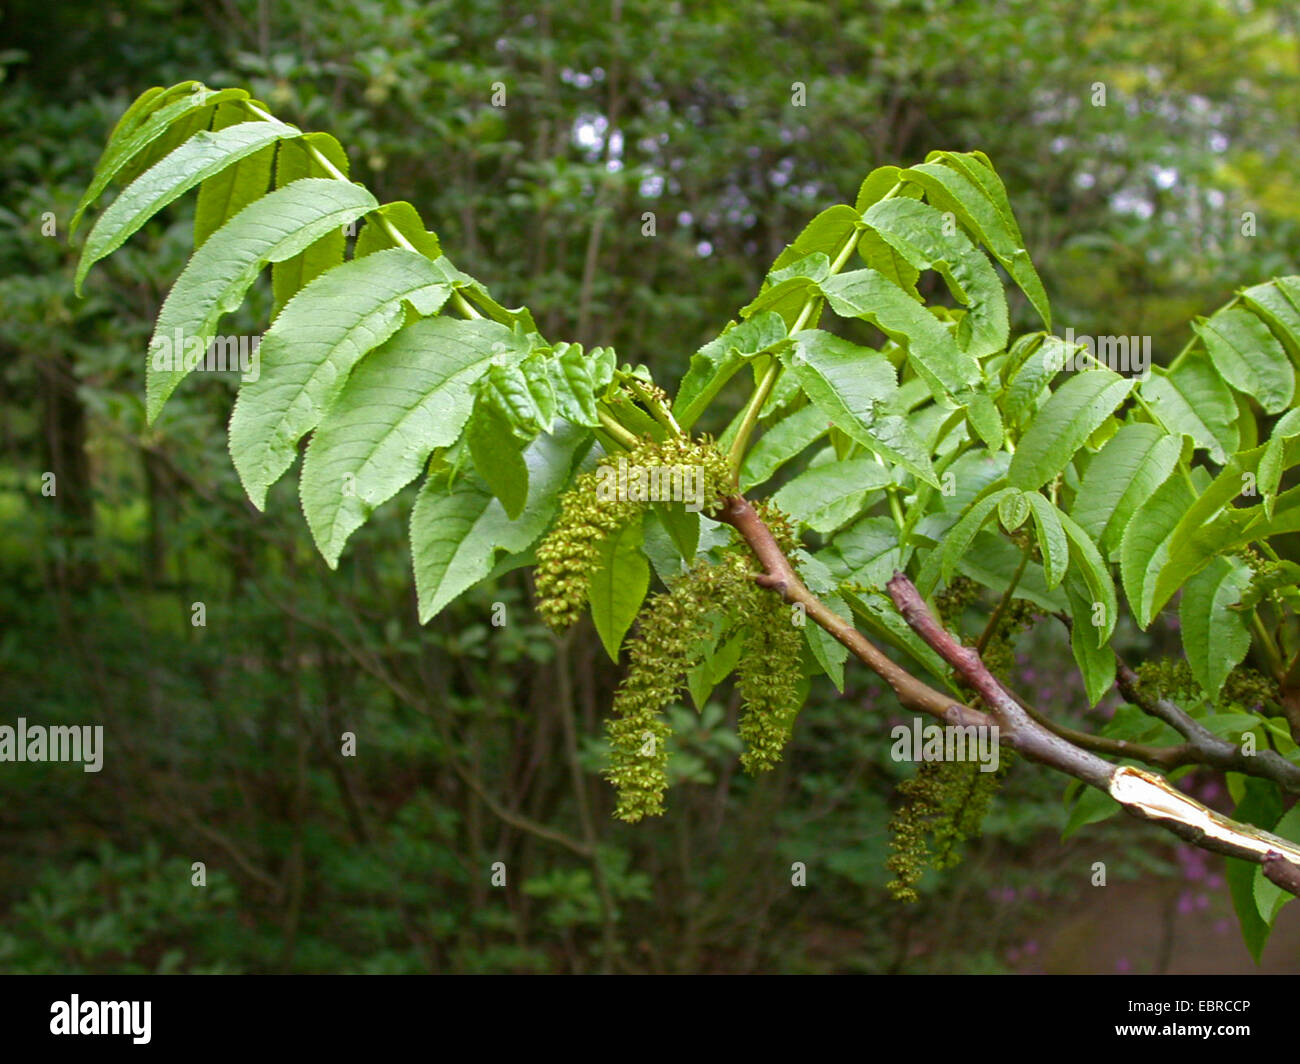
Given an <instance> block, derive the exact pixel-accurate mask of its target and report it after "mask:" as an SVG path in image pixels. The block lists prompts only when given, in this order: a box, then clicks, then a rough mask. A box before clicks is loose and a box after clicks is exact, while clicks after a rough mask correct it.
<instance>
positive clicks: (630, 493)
mask: <svg viewBox="0 0 1300 1064" xmlns="http://www.w3.org/2000/svg"><path fill="white" fill-rule="evenodd" d="M596 499H597V501H599V502H615V501H621V502H680V503H685V504H686V505H685V508H686V509H687V510H689V511H690V512H691V513H699V512H700V511H701V510H703V509H704V503H705V497H704V469H703V467H701V466H694V465H663V466H643V465H629V464H628V460H627V459H626V458H619V460H618V464H617V465H615V464H613V463H610V464H608V465H602V466H601V467H600V468H599V469H598V470H597V472H596Z"/></svg>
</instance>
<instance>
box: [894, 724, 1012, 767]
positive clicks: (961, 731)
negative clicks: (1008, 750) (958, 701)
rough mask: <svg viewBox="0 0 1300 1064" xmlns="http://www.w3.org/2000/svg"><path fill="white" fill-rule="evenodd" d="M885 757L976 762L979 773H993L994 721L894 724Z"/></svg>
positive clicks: (996, 748) (995, 760)
mask: <svg viewBox="0 0 1300 1064" xmlns="http://www.w3.org/2000/svg"><path fill="white" fill-rule="evenodd" d="M889 736H890V738H891V739H893V740H894V745H893V746H892V747H890V750H889V756H890V757H892V758H893V759H894V760H895V761H978V762H979V766H980V771H981V772H996V771H997V770H998V759H999V757H1000V753H999V749H1000V748H999V746H998V726H997V725H996V724H991V725H987V726H986V725H983V724H967V725H965V726H964V727H959V726H958V725H956V724H948V725H940V724H922V723H921V718H920V717H913V718H912V723H911V725H910V726H909V725H907V724H896V725H894V727H893V728H892V729H891V730H890V732H889Z"/></svg>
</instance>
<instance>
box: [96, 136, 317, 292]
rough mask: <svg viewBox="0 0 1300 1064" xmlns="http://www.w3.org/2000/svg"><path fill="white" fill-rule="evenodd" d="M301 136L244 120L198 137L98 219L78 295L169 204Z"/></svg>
mask: <svg viewBox="0 0 1300 1064" xmlns="http://www.w3.org/2000/svg"><path fill="white" fill-rule="evenodd" d="M296 136H298V130H296V129H295V128H294V127H293V126H287V125H285V124H284V123H283V122H241V123H240V124H239V125H237V126H229V127H227V128H226V129H219V130H217V132H215V133H207V132H199V133H196V134H194V136H192V137H191V138H190V139H189V140H187V141H186V142H185V143H184V144H182V145H181V146H180V147H179V148H177V149H176V150H175V151H173V152H172V153H171V154H170V155H168V156H167V157H166V158H164V159H163V160H162V161H160V162H159V163H158V164H157V165H155V166H154V167H152V168H151V169H149V170H147V171H146V172H145V173H143V174H141V175H140V176H139V177H138V178H136V180H135V181H133V182H131V184H130V185H128V186H127V187H126V189H125V190H124V191H123V192H122V194H121V195H120V196H118V197H117V199H115V200H114V201H113V202H112V203H110V204H109V205H108V208H107V209H106V210H105V211H104V213H103V214H101V215H100V216H99V220H98V221H97V222H96V223H95V228H94V229H92V230H91V231H90V236H88V237H87V238H86V245H85V247H83V248H82V249H81V259H80V261H79V262H78V263H77V273H76V277H75V279H74V288H75V289H76V292H77V294H78V295H80V294H81V286H82V283H83V282H84V281H85V279H86V274H87V273H88V272H89V270H90V268H91V267H92V266H93V265H94V264H95V263H97V262H98V261H99V260H100V259H102V258H104V257H105V256H106V255H109V254H111V253H112V252H114V251H116V250H117V249H118V248H119V247H121V246H122V244H123V243H125V242H126V239H127V238H128V237H129V236H131V234H133V233H134V232H136V231H137V230H138V229H139V228H140V227H141V226H142V225H144V223H145V222H147V221H148V220H149V219H150V218H152V217H153V216H154V215H155V214H157V213H158V212H159V211H160V210H162V209H163V208H164V207H166V206H167V204H169V203H171V202H172V201H173V200H175V199H177V198H179V197H180V196H182V195H184V194H185V193H186V192H188V191H189V190H190V189H192V188H193V187H194V186H195V185H197V184H199V182H201V181H206V180H207V179H208V178H210V177H213V176H214V175H216V174H219V173H220V172H221V171H222V170H224V169H225V168H226V167H227V166H231V165H233V164H234V163H237V162H239V160H240V159H243V158H245V157H247V156H249V155H252V154H253V153H254V152H256V151H259V150H260V149H262V148H264V147H266V146H267V145H268V144H270V143H273V142H274V141H277V140H283V139H285V138H287V137H296Z"/></svg>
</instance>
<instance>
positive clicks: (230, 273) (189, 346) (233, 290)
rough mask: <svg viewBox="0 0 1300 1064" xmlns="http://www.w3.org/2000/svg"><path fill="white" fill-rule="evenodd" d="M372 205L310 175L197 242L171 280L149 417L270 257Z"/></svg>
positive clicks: (151, 366)
mask: <svg viewBox="0 0 1300 1064" xmlns="http://www.w3.org/2000/svg"><path fill="white" fill-rule="evenodd" d="M374 206H375V198H374V197H373V196H372V195H370V193H369V192H367V191H366V190H365V189H364V188H362V187H361V186H360V185H349V184H347V183H346V182H342V181H321V180H313V179H308V180H304V181H298V182H295V183H294V184H292V185H289V186H288V187H286V188H282V189H280V190H278V191H276V192H272V193H271V194H270V195H268V196H264V197H263V198H261V199H260V200H258V201H256V202H255V203H252V204H250V205H249V206H248V207H245V208H244V210H242V211H241V212H240V213H239V214H237V215H236V216H235V217H234V218H232V219H231V220H230V221H229V222H228V223H227V224H225V225H224V226H222V227H221V228H220V229H219V230H217V232H216V233H214V234H213V235H212V237H211V238H210V239H209V240H208V241H207V242H206V243H204V245H203V246H202V247H201V248H199V249H198V250H197V251H196V252H195V253H194V255H193V257H192V258H191V259H190V261H189V263H188V264H187V265H186V267H185V270H184V271H183V272H182V273H181V275H180V277H179V278H178V279H177V281H176V284H175V285H173V286H172V290H171V293H170V294H169V295H168V297H167V300H166V302H165V303H163V308H162V311H161V312H160V313H159V315H158V323H157V325H156V327H155V328H154V334H153V339H152V340H151V341H150V342H149V351H150V356H149V360H148V365H147V371H146V394H147V397H148V400H147V405H146V412H147V416H148V419H149V421H150V422H152V421H153V420H154V419H155V418H156V417H157V416H158V414H159V413H160V412H161V410H162V407H163V404H164V403H165V402H166V401H167V398H168V397H169V396H170V395H171V394H172V392H173V391H175V389H176V386H177V385H178V384H180V382H181V381H182V380H184V379H185V376H186V375H187V374H188V373H189V372H190V368H192V360H191V359H190V358H189V357H188V356H189V354H190V352H191V350H193V351H194V357H195V358H198V357H200V356H201V354H202V353H203V352H206V351H207V348H208V344H209V342H210V341H211V340H212V339H213V337H214V336H216V332H217V324H218V322H219V321H220V320H221V316H222V315H223V314H228V313H230V312H231V311H233V310H236V309H237V308H238V307H239V306H240V305H241V304H242V303H243V301H244V297H245V295H246V294H247V292H248V289H249V288H250V287H251V286H252V284H253V282H254V281H255V280H256V279H257V275H258V274H259V273H261V271H262V270H263V268H264V267H265V266H266V264H267V263H268V262H282V261H284V260H285V259H286V258H289V257H292V256H294V255H296V254H298V252H299V251H301V250H302V249H303V248H305V247H308V246H309V245H310V244H311V243H312V242H313V241H315V240H316V239H317V238H318V237H319V236H320V235H321V234H322V233H325V232H329V231H331V230H334V229H337V228H338V227H339V226H341V225H346V224H347V223H348V222H349V221H351V220H352V219H354V218H359V217H360V216H361V215H363V214H365V213H366V211H368V210H370V209H372V208H373V207H374Z"/></svg>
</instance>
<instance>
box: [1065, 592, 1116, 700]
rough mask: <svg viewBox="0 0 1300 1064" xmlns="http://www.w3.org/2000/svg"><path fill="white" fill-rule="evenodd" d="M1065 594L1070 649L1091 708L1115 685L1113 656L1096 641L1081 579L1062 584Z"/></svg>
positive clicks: (1088, 598)
mask: <svg viewBox="0 0 1300 1064" xmlns="http://www.w3.org/2000/svg"><path fill="white" fill-rule="evenodd" d="M1065 595H1066V599H1067V601H1068V602H1069V604H1070V617H1071V621H1072V623H1071V625H1070V650H1071V652H1072V653H1073V654H1074V660H1075V663H1076V664H1077V665H1078V666H1079V674H1080V675H1081V676H1082V677H1083V687H1084V691H1085V692H1086V693H1087V695H1088V704H1089V705H1091V706H1095V705H1096V704H1097V703H1098V702H1100V701H1101V700H1102V698H1103V697H1105V695H1106V692H1108V691H1109V690H1110V689H1111V687H1112V686H1113V685H1114V683H1115V671H1116V664H1115V654H1114V652H1113V651H1112V650H1111V648H1110V647H1109V645H1107V643H1106V641H1105V640H1104V639H1103V640H1102V641H1101V642H1100V643H1098V642H1097V639H1096V633H1097V628H1096V626H1095V625H1093V623H1092V618H1093V598H1092V592H1091V591H1089V589H1088V588H1087V585H1086V584H1085V583H1084V582H1083V580H1082V578H1081V577H1079V576H1076V575H1075V574H1074V573H1071V574H1070V575H1069V577H1068V578H1067V579H1066V581H1065Z"/></svg>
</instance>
